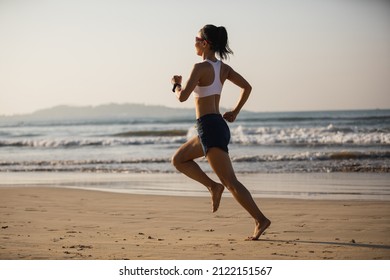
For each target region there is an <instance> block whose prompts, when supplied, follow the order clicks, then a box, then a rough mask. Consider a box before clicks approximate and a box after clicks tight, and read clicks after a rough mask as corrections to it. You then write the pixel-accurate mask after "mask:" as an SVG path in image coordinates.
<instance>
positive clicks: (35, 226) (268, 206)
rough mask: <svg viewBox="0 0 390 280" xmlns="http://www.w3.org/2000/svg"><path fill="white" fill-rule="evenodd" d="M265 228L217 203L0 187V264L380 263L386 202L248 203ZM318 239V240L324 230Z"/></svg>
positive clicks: (225, 202) (387, 229)
mask: <svg viewBox="0 0 390 280" xmlns="http://www.w3.org/2000/svg"><path fill="white" fill-rule="evenodd" d="M255 200H256V202H257V203H258V205H259V206H260V208H261V210H262V211H263V212H264V213H265V214H266V215H267V217H269V218H270V219H271V220H272V225H271V227H270V228H269V229H267V231H266V232H265V234H264V235H263V236H262V237H261V238H260V241H244V239H245V238H246V237H247V236H249V235H251V234H252V231H253V227H254V223H253V220H252V218H251V217H250V216H249V214H248V213H246V212H245V211H244V210H243V209H242V207H241V206H239V205H238V203H237V202H236V201H235V200H234V199H232V198H230V197H225V196H224V197H223V198H222V201H221V207H220V209H219V210H218V211H217V212H216V213H214V214H213V213H211V203H210V198H208V197H188V196H187V197H179V196H157V195H141V194H124V193H109V192H100V191H93V190H81V189H70V188H60V187H32V186H31V187H17V188H15V187H12V186H9V187H4V186H3V187H0V205H1V206H0V217H1V218H0V240H2V242H1V244H0V259H15V260H19V259H29V260H38V259H60V260H67V259H103V260H104V259H110V260H115V259H130V260H143V259H145V260H147V259H171V260H172V259H183V260H188V259H205V260H206V259H209V260H214V259H287V260H294V259H300V260H306V259H309V260H312V259H313V260H324V259H336V260H337V259H338V260H340V259H363V260H375V259H382V260H389V259H390V242H389V239H388V236H389V233H390V205H389V203H388V202H387V201H351V200H308V199H304V200H302V199H301V200H300V199H281V198H255ZM324 229H325V230H324Z"/></svg>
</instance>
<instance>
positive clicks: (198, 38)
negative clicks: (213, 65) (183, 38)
mask: <svg viewBox="0 0 390 280" xmlns="http://www.w3.org/2000/svg"><path fill="white" fill-rule="evenodd" d="M203 41H206V42H207V43H208V44H210V42H209V41H207V40H206V39H203V38H200V37H195V42H196V43H198V42H203Z"/></svg>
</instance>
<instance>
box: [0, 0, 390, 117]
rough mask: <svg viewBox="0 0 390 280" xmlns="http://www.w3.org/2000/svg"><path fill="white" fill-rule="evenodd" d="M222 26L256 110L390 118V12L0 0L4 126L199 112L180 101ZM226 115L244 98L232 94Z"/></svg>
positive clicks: (277, 4) (337, 6) (333, 5)
mask: <svg viewBox="0 0 390 280" xmlns="http://www.w3.org/2000/svg"><path fill="white" fill-rule="evenodd" d="M208 23H212V24H215V25H224V26H225V27H226V28H227V30H228V33H229V40H230V46H231V48H232V49H233V51H234V52H235V54H234V56H232V57H231V59H230V60H229V61H227V63H229V64H230V65H231V66H232V67H233V68H234V69H235V70H236V71H238V72H240V73H241V74H242V75H243V76H244V77H246V78H247V80H248V81H249V82H250V83H251V84H252V87H253V92H252V95H251V97H250V99H249V101H248V103H247V104H246V106H245V108H246V109H248V110H253V111H296V110H329V109H365V108H367V109H375V108H390V1H385V0H383V1H379V0H307V1H304V0H298V1H294V0H284V1H282V0H253V1H251V0H240V1H228V0H224V1H210V0H197V1H183V0H182V1H179V0H176V1H174V0H165V1H159V0H155V1H152V0H139V1H132V0H105V1H103V0H66V1H65V0H46V1H44V0H0V115H3V114H7V115H9V114H17V113H28V112H33V111H35V110H37V109H42V108H47V107H52V106H56V105H60V104H66V105H100V104H106V103H144V104H153V105H154V104H157V105H166V106H170V107H192V106H193V105H194V104H193V100H192V97H191V98H190V99H189V100H188V101H187V102H186V103H181V104H180V103H179V102H178V101H177V100H176V98H175V96H174V94H173V93H172V92H171V84H170V79H171V76H172V75H173V74H182V75H183V78H184V79H186V78H187V77H188V74H189V72H190V70H191V68H192V65H193V64H194V63H196V62H199V61H200V58H199V57H197V56H196V54H195V49H194V37H195V36H196V34H197V32H198V30H199V29H200V28H201V27H202V26H203V25H205V24H208ZM222 94H223V97H222V105H223V106H224V107H228V108H230V107H232V106H234V105H235V103H236V101H237V99H238V96H239V89H237V88H236V87H234V86H232V85H226V86H225V90H224V92H223V93H222Z"/></svg>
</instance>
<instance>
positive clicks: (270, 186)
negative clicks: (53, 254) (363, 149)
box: [0, 172, 390, 201]
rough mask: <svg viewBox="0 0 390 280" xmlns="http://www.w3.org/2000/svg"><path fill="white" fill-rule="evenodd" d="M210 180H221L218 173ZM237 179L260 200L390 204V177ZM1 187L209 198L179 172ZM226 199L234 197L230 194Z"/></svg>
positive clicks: (4, 179)
mask: <svg viewBox="0 0 390 280" xmlns="http://www.w3.org/2000/svg"><path fill="white" fill-rule="evenodd" d="M208 175H209V176H210V177H211V178H212V179H214V180H217V181H218V178H217V177H216V176H215V174H213V173H208ZM237 177H238V179H239V180H240V181H241V182H242V183H243V184H244V185H245V186H246V187H247V188H248V190H249V191H250V192H251V194H252V195H253V197H255V198H283V199H307V200H354V201H390V183H389V182H390V173H291V174H290V173H280V174H277V173H276V174H275V173H271V174H270V173H254V174H253V173H249V174H244V173H241V174H237ZM0 182H1V183H0V188H1V187H4V186H11V187H32V186H36V187H52V188H69V189H85V190H96V191H105V192H111V193H127V194H144V195H164V196H179V197H182V196H190V197H208V196H209V192H208V191H207V190H206V188H205V187H203V186H202V185H200V184H199V183H197V182H195V181H193V180H191V179H189V178H187V177H186V176H185V175H183V174H180V173H129V174H126V173H77V172H64V173H51V172H24V173H0ZM224 196H227V197H231V195H230V193H228V192H227V191H225V193H224Z"/></svg>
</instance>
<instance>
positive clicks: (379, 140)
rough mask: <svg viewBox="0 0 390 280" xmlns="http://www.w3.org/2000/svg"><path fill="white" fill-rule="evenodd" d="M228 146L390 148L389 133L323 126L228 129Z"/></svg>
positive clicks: (242, 127)
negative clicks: (233, 144) (230, 141)
mask: <svg viewBox="0 0 390 280" xmlns="http://www.w3.org/2000/svg"><path fill="white" fill-rule="evenodd" d="M231 132H232V143H238V144H251V145H275V144H277V145H291V146H295V145H300V146H304V145H307V146H323V145H329V146H332V145H346V144H348V145H390V133H384V132H380V131H373V130H371V131H355V130H353V129H340V128H336V127H334V126H333V125H328V126H326V127H310V128H306V127H287V128H280V127H254V128H253V127H244V126H242V125H240V126H238V127H237V128H235V129H232V130H231Z"/></svg>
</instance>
